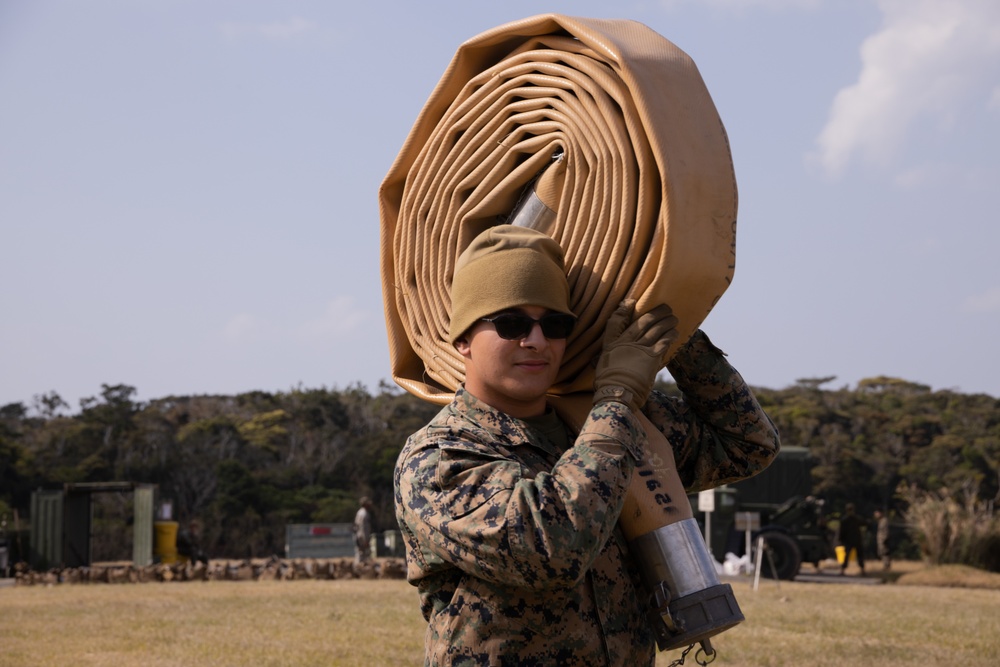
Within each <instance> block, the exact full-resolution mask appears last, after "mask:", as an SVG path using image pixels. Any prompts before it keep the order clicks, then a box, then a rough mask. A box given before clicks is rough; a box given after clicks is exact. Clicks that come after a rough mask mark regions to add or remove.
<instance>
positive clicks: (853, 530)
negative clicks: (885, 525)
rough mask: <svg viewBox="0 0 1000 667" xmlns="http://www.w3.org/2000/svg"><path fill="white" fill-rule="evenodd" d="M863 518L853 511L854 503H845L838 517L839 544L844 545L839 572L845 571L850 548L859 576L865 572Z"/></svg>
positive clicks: (849, 556) (849, 557)
mask: <svg viewBox="0 0 1000 667" xmlns="http://www.w3.org/2000/svg"><path fill="white" fill-rule="evenodd" d="M864 527H865V520H864V519H862V518H861V517H860V516H858V515H857V514H855V512H854V503H847V508H846V511H845V512H844V516H842V517H841V518H840V528H839V535H840V544H841V546H843V547H844V562H843V563H841V565H840V573H841V574H844V573H845V572H846V571H847V563H848V562H849V561H850V560H851V550H852V549H853V550H854V553H855V555H856V556H857V559H858V567H860V568H861V576H864V574H865V548H864Z"/></svg>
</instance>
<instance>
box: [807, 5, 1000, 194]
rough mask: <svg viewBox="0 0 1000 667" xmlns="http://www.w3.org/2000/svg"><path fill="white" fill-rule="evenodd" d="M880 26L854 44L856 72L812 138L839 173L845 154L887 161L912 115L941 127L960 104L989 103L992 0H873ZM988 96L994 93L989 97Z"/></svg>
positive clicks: (995, 72) (994, 30)
mask: <svg viewBox="0 0 1000 667" xmlns="http://www.w3.org/2000/svg"><path fill="white" fill-rule="evenodd" d="M878 5H879V8H880V9H881V10H882V13H883V27H882V29H881V30H880V31H879V32H878V33H876V34H874V35H872V36H871V37H869V38H868V39H867V40H865V42H864V43H863V44H862V46H861V61H862V65H861V73H860V74H859V76H858V80H857V82H856V83H854V84H853V85H851V86H849V87H847V88H844V89H842V90H841V91H840V92H838V93H837V95H836V97H835V98H834V101H833V107H832V109H831V111H830V118H829V120H828V121H827V124H826V126H825V127H824V128H823V130H822V131H821V132H820V135H819V137H818V138H817V144H818V148H819V155H818V159H819V161H820V163H821V164H822V165H823V167H824V168H825V169H826V171H827V172H828V173H830V174H832V175H838V174H840V173H841V172H842V171H843V170H844V169H845V167H846V166H847V164H848V163H849V162H850V160H851V159H852V158H854V157H855V156H861V157H862V158H865V159H867V160H869V161H872V162H875V163H879V164H887V163H888V162H889V161H890V160H892V159H893V158H894V157H895V155H896V153H897V151H898V150H899V148H900V147H901V145H902V144H903V143H904V142H905V141H907V140H908V131H909V130H911V129H912V126H913V124H914V122H915V121H916V120H917V119H922V118H931V119H933V120H934V121H936V122H937V123H938V124H940V125H941V126H942V127H947V126H948V125H950V124H953V123H955V122H956V121H957V120H958V119H960V117H961V115H962V109H963V107H964V106H966V105H968V104H970V103H972V104H981V105H984V106H985V105H987V104H990V99H989V93H987V92H985V91H989V90H990V89H992V88H994V87H995V86H996V85H997V83H996V82H997V77H998V76H1000V58H998V56H1000V2H997V1H996V0H878ZM995 97H996V94H995V93H994V98H995Z"/></svg>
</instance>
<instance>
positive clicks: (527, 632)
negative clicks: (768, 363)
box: [395, 332, 778, 666]
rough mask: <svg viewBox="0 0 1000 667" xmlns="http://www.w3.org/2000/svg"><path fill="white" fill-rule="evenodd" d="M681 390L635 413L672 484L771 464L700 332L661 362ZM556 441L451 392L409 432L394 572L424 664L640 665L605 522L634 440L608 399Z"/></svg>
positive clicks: (623, 485) (618, 495)
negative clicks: (663, 448)
mask: <svg viewBox="0 0 1000 667" xmlns="http://www.w3.org/2000/svg"><path fill="white" fill-rule="evenodd" d="M668 368H669V369H670V371H671V373H672V374H673V376H674V379H675V380H676V382H677V385H678V387H679V388H680V389H681V391H682V393H683V394H684V396H685V398H684V399H683V400H682V399H680V398H671V397H667V396H666V395H664V394H661V393H659V392H654V394H653V395H652V396H651V398H650V401H649V402H648V403H647V405H646V406H645V407H644V409H643V410H644V412H645V413H646V414H647V416H648V417H649V418H650V420H651V421H652V422H653V423H654V424H655V425H656V426H657V428H659V429H660V430H661V431H662V432H663V433H664V434H665V435H666V437H667V439H668V440H669V441H670V443H671V445H672V447H673V449H674V451H675V454H676V457H677V464H678V469H679V472H680V473H681V479H682V481H683V482H684V484H685V486H690V487H692V488H707V487H710V486H716V485H718V484H722V483H725V482H726V481H730V480H733V479H739V478H742V477H747V476H750V475H752V474H754V473H756V472H759V471H760V470H762V469H763V468H764V467H766V466H767V464H768V463H770V461H771V459H772V458H773V457H774V455H775V454H776V453H777V450H778V439H777V433H776V432H775V431H774V428H773V426H772V425H771V422H770V420H769V419H768V418H767V416H766V415H765V414H764V412H763V411H762V410H761V408H760V406H759V405H758V403H757V401H756V399H755V398H754V396H753V394H752V393H751V391H750V389H749V387H748V386H747V385H746V384H745V383H744V382H743V380H742V378H741V377H740V376H739V374H738V373H737V372H736V371H735V370H734V369H733V368H732V367H731V366H730V365H729V364H728V363H727V362H726V361H725V359H724V358H723V355H722V354H721V353H720V352H719V351H718V350H717V349H716V348H715V347H714V346H713V345H712V344H711V343H710V342H709V341H708V339H707V338H706V337H705V336H704V334H701V333H700V332H699V333H696V334H695V336H694V337H693V338H692V342H691V343H689V344H688V345H686V346H685V347H684V348H682V350H681V351H680V352H678V354H677V355H675V358H674V360H672V361H671V363H670V364H669V365H668ZM569 442H570V443H572V446H570V447H569V448H568V449H566V450H565V451H560V449H559V448H558V447H556V446H555V445H554V444H553V442H552V441H551V440H549V439H548V438H547V437H546V436H545V435H544V434H543V433H542V432H541V431H540V430H538V429H536V428H534V427H533V426H531V425H529V424H528V423H526V422H524V421H521V420H519V419H516V418H513V417H511V416H509V415H506V414H504V413H502V412H499V411H497V410H495V409H493V408H491V407H490V406H488V405H486V404H484V403H482V402H480V401H479V400H478V399H476V398H475V397H474V396H472V395H471V394H469V393H468V392H466V391H464V389H459V391H458V392H457V393H456V396H455V399H454V401H453V402H452V403H451V404H450V405H448V406H446V407H445V408H443V409H442V410H441V412H440V413H439V414H438V415H437V416H436V417H435V418H434V419H433V420H432V421H431V422H430V423H429V424H428V425H427V426H425V427H424V428H423V429H421V430H420V431H418V432H417V433H415V434H413V435H412V436H411V437H410V438H409V439H408V441H407V443H406V445H405V447H404V449H403V451H402V452H401V453H400V456H399V459H398V461H397V464H396V472H395V494H396V496H395V503H396V516H397V519H398V521H399V525H400V528H401V530H402V533H403V539H404V542H405V545H406V559H407V579H408V580H409V581H410V582H411V583H412V584H414V585H415V586H417V587H418V590H419V591H420V597H421V608H422V612H423V615H424V618H425V619H427V621H428V629H427V635H426V642H425V650H426V663H425V664H427V665H522V666H523V665H588V666H589V665H609V666H612V665H652V664H653V663H654V660H655V643H654V637H653V634H652V631H651V629H650V627H649V625H648V622H647V620H646V618H645V617H644V610H643V609H642V608H641V607H640V602H639V600H640V596H639V594H638V593H637V587H638V581H639V579H638V571H637V568H636V567H635V565H634V563H633V562H632V561H631V559H630V557H629V555H628V545H627V544H626V542H625V540H624V537H623V536H622V534H621V531H620V529H618V528H617V525H616V524H617V520H618V515H619V513H620V511H621V508H622V504H623V501H624V498H625V495H626V491H627V488H628V484H629V480H630V478H631V475H632V471H633V469H634V467H635V463H636V461H637V460H638V459H639V457H640V456H641V447H642V445H643V443H644V442H645V434H644V432H643V429H642V426H641V425H640V424H639V421H638V420H637V419H636V417H635V416H634V415H633V414H632V412H631V410H630V409H629V408H628V407H627V406H625V405H624V404H621V403H616V402H606V403H602V404H600V405H598V406H596V407H595V408H594V409H593V410H592V411H591V412H590V414H589V416H588V417H587V419H586V421H585V423H584V424H583V426H582V428H581V429H580V432H579V434H577V435H576V438H575V442H574V441H573V437H572V434H571V435H570V438H569Z"/></svg>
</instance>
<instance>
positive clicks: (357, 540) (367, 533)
mask: <svg viewBox="0 0 1000 667" xmlns="http://www.w3.org/2000/svg"><path fill="white" fill-rule="evenodd" d="M360 502H361V507H360V508H359V509H358V513H357V514H355V515H354V562H355V563H367V562H368V561H370V560H371V559H372V547H371V544H372V514H371V509H372V501H371V500H370V499H369V498H368V497H363V498H361V501H360Z"/></svg>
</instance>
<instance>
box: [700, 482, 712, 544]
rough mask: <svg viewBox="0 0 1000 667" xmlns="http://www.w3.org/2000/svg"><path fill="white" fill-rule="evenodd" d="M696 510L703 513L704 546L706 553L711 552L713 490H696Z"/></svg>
mask: <svg viewBox="0 0 1000 667" xmlns="http://www.w3.org/2000/svg"><path fill="white" fill-rule="evenodd" d="M698 511H699V512H704V513H705V546H707V547H708V553H712V538H711V535H712V512H714V511H715V491H714V490H712V489H709V490H708V491H699V492H698Z"/></svg>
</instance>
